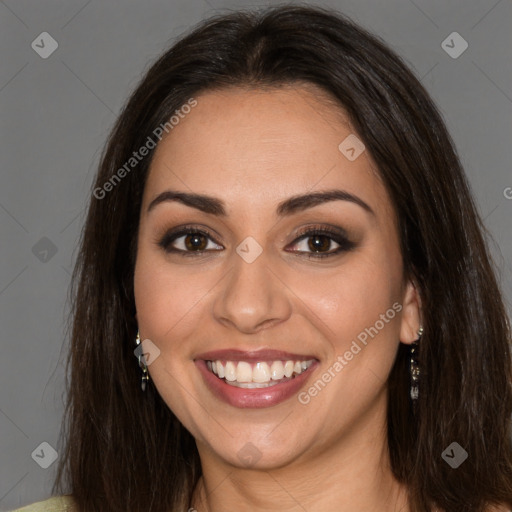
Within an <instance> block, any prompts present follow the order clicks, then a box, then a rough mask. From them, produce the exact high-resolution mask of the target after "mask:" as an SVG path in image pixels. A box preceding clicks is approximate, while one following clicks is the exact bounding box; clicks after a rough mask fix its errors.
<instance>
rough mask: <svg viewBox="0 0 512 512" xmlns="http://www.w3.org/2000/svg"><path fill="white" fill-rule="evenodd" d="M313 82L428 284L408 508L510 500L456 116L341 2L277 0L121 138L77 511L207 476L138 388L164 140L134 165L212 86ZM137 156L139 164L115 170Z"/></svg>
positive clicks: (495, 325) (507, 445)
mask: <svg viewBox="0 0 512 512" xmlns="http://www.w3.org/2000/svg"><path fill="white" fill-rule="evenodd" d="M301 83H310V84H315V85H316V86H319V87H320V88H322V89H323V90H324V91H326V92H328V93H329V94H330V95H331V96H332V97H333V98H335V99H336V100H337V102H338V103H339V106H340V107H341V108H343V109H344V111H345V112H346V113H347V114H348V115H349V117H350V120H351V122H352V125H353V126H354V128H355V129H356V131H357V133H358V136H359V137H360V138H361V139H362V140H363V142H364V144H365V146H366V149H367V150H368V151H369V153H370V154H371V156H372V158H373V159H374V161H375V162H376V163H377V166H378V172H379V175H380V176H381V178H382V180H383V182H384V183H385V185H386V187H387V190H388V192H389V194H390V197H391V199H392V202H393V204H394V208H395V210H396V213H397V216H398V220H399V234H400V241H401V242H400V243H401V250H402V254H403V261H404V267H405V272H406V275H407V277H409V278H410V279H413V280H414V282H415V283H416V284H417V286H418V289H419V291H420V295H421V300H422V317H423V324H424V327H425V333H424V335H423V337H422V339H421V343H420V345H419V354H418V360H419V365H420V370H421V378H420V396H419V399H418V403H417V408H416V409H415V410H413V408H412V403H411V400H410V397H409V389H410V381H409V372H408V367H407V364H408V359H407V356H408V353H409V352H408V347H406V346H405V345H403V344H400V348H399V351H398V355H397V358H396V361H395V364H394V367H393V369H392V371H391V374H390V377H389V408H388V427H387V430H388V432H387V433H388V444H389V453H390V458H391V464H392V470H393V473H394V475H395V476H396V478H397V479H398V480H399V481H400V482H403V483H405V484H406V485H407V487H408V489H409V490H410V503H411V510H412V511H414V512H420V511H421V512H427V511H432V510H433V507H434V505H436V506H438V507H440V508H441V509H443V510H446V511H450V512H453V511H468V512H470V511H471V512H478V511H483V510H484V509H485V506H486V505H489V504H497V503H506V504H508V505H509V506H510V507H512V447H511V439H510V423H509V422H510V418H511V414H512V387H511V375H512V373H511V372H512V369H511V359H510V325H509V320H508V317H507V314H506V311H505V308H504V305H503V300H502V298H501V297H502V295H501V292H500V290H499V287H498V284H497V281H496V277H495V270H494V267H493V264H492V263H491V260H490V255H489V251H488V249H487V247H486V241H485V236H486V232H485V228H484V226H483V224H482V221H481V219H480V217H479V214H478V212H477V210H476V207H475V204H474V201H473V198H472V196H471V192H470V189H469V186H468V183H467V181H466V178H465V175H464V173H463V170H462V168H461V164H460V162H459V159H458V156H457V154H456V152H455V149H454V145H453V142H452V140H451V138H450V136H449V134H448V133H447V130H446V128H445V125H444V123H443V120H442V118H441V116H440V114H439V113H438V110H437V109H436V107H435V105H434V104H433V103H432V101H431V99H430V98H429V96H428V94H427V92H426V91H425V89H424V88H423V87H422V85H421V84H420V83H419V81H418V80H417V79H416V78H415V77H414V75H413V74H412V73H411V72H410V71H409V69H408V68H407V67H406V66H405V65H404V63H403V62H402V60H401V59H400V58H399V57H398V56H397V55H395V54H394V53H393V52H392V51H391V50H390V49H389V48H388V47H387V46H386V45H385V44H383V43H382V42H381V41H380V40H379V39H378V38H376V37H375V36H373V35H371V34H369V33H367V32H366V31H365V30H363V29H362V28H360V27H358V26H357V25H355V24H354V23H353V22H351V21H350V20H348V19H346V18H345V17H343V16H342V15H340V14H338V13H336V12H333V11H329V10H326V9H321V8H312V7H305V6H279V7H275V8H267V9H266V10H263V11H253V12H249V11H239V12H235V13H230V14H227V15H219V16H216V17H214V18H211V19H209V20H206V21H204V22H202V23H201V24H200V25H199V26H197V27H195V29H194V30H193V31H191V32H190V33H189V34H188V35H186V36H185V37H183V38H182V39H181V40H180V41H178V42H177V43H176V44H174V46H173V47H172V48H171V49H170V50H168V51H167V52H166V53H165V54H163V56H161V57H160V58H159V59H158V60H157V62H156V63H154V64H153V65H152V67H151V68H150V69H149V71H147V73H146V74H145V76H144V77H143V79H142V81H141V82H140V84H139V86H138V87H137V88H136V90H135V92H134V93H133V94H132V96H131V97H130V99H129V101H128V102H127V104H126V106H125V107H124V109H123V111H122V113H121V114H120V116H119V118H118V120H117V123H116V125H115V126H114V128H113V131H112V133H111V135H110V137H109V140H108V143H107V145H106V148H105V150H104V153H103V155H102V159H101V163H100V166H99V170H98V174H97V177H96V182H95V184H94V185H93V189H94V191H95V193H93V194H92V195H91V200H90V205H89V210H88V216H87V220H86V223H85V227H84V230H83V232H82V238H81V246H80V251H79V254H78V257H77V262H76V267H75V271H74V274H73V287H72V289H71V294H72V298H73V302H72V306H73V308H72V317H71V319H72V323H71V329H70V338H71V347H70V351H69V357H68V371H69V368H70V371H69V377H70V380H69V382H68V403H67V407H66V412H65V422H64V428H63V432H62V442H63V447H62V449H61V451H62V457H61V460H60V465H59V471H58V475H57V479H56V482H55V487H54V492H68V493H72V494H73V496H74V499H75V501H76V503H77V505H78V507H79V510H80V512H91V511H122V512H126V511H138V512H160V511H162V512H163V511H183V510H187V509H188V507H189V503H190V498H191V493H192V490H193V488H194V485H195V484H196V483H197V480H198V478H199V477H200V475H201V466H200V461H199V457H198V452H197V449H196V446H195V442H194V439H193V438H192V436H191V435H190V434H189V432H188V431H187V430H185V428H184V427H183V426H182V425H181V424H180V422H179V421H178V420H177V419H176V417H175V416H174V414H173V413H172V411H170V410H169V408H168V407H167V405H166V404H165V403H164V401H163V400H162V398H161V397H160V395H159V394H158V392H157V390H156V388H155V387H154V385H153V384H152V382H151V381H150V382H149V386H148V389H147V390H146V392H145V393H142V392H141V389H140V376H141V374H140V369H139V368H138V365H137V359H136V358H135V356H134V354H133V350H134V348H135V344H134V339H135V335H136V332H137V325H136V321H135V318H134V315H135V304H134V293H133V272H134V262H135V257H136V243H137V231H138V220H139V210H140V205H141V197H142V192H143V189H144V185H145V180H146V176H147V171H148V168H149V165H150V162H151V156H152V154H153V152H154V150H150V152H149V155H148V156H147V157H145V158H144V159H142V160H141V161H140V162H138V163H137V164H136V166H134V168H133V169H131V168H130V169H129V170H128V168H127V167H126V162H128V161H129V159H130V158H131V157H132V154H133V151H136V150H137V149H138V148H140V147H142V146H143V145H145V144H146V143H147V141H148V137H152V138H153V139H154V137H155V129H156V128H157V127H159V126H162V125H163V124H164V123H166V122H167V123H168V122H169V119H170V117H171V116H172V115H173V113H175V111H177V110H179V109H180V107H181V106H182V105H184V104H186V103H187V102H188V101H190V99H191V98H193V97H194V96H196V95H198V94H199V93H200V92H205V91H207V90H212V89H213V88H224V87H232V86H241V87H243V86H249V87H273V86H279V85H282V84H301ZM171 136H172V135H171ZM123 166H125V170H128V171H127V172H125V173H121V174H122V179H115V178H114V175H117V177H119V176H120V173H119V169H121V168H123ZM109 180H110V183H111V185H112V186H111V187H105V183H107V182H108V181H109ZM107 188H108V191H106V190H107ZM100 189H101V190H102V191H103V192H101V190H100ZM100 192H101V193H100ZM452 442H457V443H458V444H459V445H460V446H461V447H462V448H464V450H466V452H467V453H468V458H467V460H466V461H464V463H463V464H462V465H460V466H459V467H458V468H457V469H453V468H452V467H450V465H448V464H447V463H446V462H445V460H443V458H442V456H441V454H442V452H443V451H444V450H445V449H446V448H447V447H448V446H449V445H450V444H451V443H452Z"/></svg>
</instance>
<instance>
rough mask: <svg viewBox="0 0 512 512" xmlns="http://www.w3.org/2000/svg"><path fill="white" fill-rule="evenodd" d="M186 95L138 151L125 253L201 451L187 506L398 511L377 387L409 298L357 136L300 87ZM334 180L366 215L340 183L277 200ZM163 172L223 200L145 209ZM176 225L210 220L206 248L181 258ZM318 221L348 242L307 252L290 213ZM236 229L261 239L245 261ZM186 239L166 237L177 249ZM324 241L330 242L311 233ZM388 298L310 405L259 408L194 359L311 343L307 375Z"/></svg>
mask: <svg viewBox="0 0 512 512" xmlns="http://www.w3.org/2000/svg"><path fill="white" fill-rule="evenodd" d="M196 99H197V101H198V104H197V106H196V107H194V109H192V111H191V112H190V114H188V115H187V116H186V117H185V118H184V119H182V120H181V121H180V123H179V124H178V125H177V126H175V127H174V129H173V130H172V131H171V132H170V133H169V135H168V136H167V137H166V138H164V139H163V140H162V141H161V142H160V144H159V146H158V147H157V150H156V153H155V155H154V159H153V161H152V163H151V168H150V173H149V176H148V180H147V183H146V187H145V190H144V195H143V204H142V208H141V215H140V228H139V238H138V252H137V260H136V268H135V300H136V308H137V321H138V324H139V329H140V336H141V339H146V338H149V339H150V340H151V341H152V342H153V343H154V344H155V345H156V346H157V347H158V348H159V349H160V351H161V352H160V355H159V357H158V358H157V359H155V360H154V363H152V364H150V366H149V373H150V378H151V379H152V380H153V383H154V385H155V386H156V388H157V390H158V392H159V393H160V395H161V396H162V398H163V400H164V401H165V402H166V404H167V405H168V406H169V407H170V409H171V410H172V411H173V412H174V413H175V414H176V416H177V417H178V418H179V419H180V421H181V422H182V423H183V425H184V426H185V427H186V428H187V429H188V430H189V431H190V432H191V433H192V435H193V436H194V438H195V439H196V442H197V447H198V451H199V454H200V457H201V464H202V470H203V477H202V478H201V480H200V482H199V484H198V486H197V487H196V490H195V493H194V496H193V500H192V503H191V506H192V507H195V509H197V510H198V511H199V512H203V511H214V512H220V511H227V510H238V511H252V512H254V511H264V510H265V511H269V510H285V511H294V512H295V511H304V510H307V511H308V512H315V511H322V512H323V511H325V510H337V511H340V512H343V511H354V510H358V511H374V510H381V511H398V510H400V511H402V512H406V511H408V510H409V508H408V506H407V500H406V493H405V490H404V489H403V488H402V487H401V486H400V485H399V484H398V482H397V481H396V480H395V479H394V477H393V476H392V474H391V470H390V466H389V458H388V454H387V439H386V407H387V396H386V389H387V379H388V376H389V373H390V370H391V368H392V365H393V361H394V358H395V355H396V351H397V349H398V346H399V343H400V342H402V343H406V344H410V343H412V342H413V341H415V340H416V339H417V338H418V335H417V331H418V329H419V327H420V325H421V318H420V316H421V313H420V310H421V305H420V302H419V296H418V293H417V291H416V289H415V287H414V285H413V283H412V282H410V281H408V280H407V279H406V278H405V277H404V273H403V264H402V257H401V254H400V249H399V238H398V231H397V223H396V218H395V214H394V210H393V206H392V204H391V201H390V199H389V196H388V194H387V192H386V190H385V188H384V186H383V184H382V182H381V180H380V179H379V176H378V174H377V172H376V165H375V163H374V162H373V161H372V159H371V157H370V156H369V154H368V152H367V151H363V153H362V154H361V155H360V156H359V157H358V158H357V159H355V160H354V161H349V160H348V159H347V158H346V157H345V156H344V155H343V154H342V153H341V152H340V150H339V149H338V145H339V144H340V143H341V142H342V141H343V140H344V139H345V138H346V137H347V136H348V135H350V134H354V133H355V131H354V130H353V129H352V128H351V126H350V123H349V121H348V118H347V116H346V115H344V113H343V111H342V110H341V109H340V108H334V107H333V104H332V103H330V102H329V98H328V97H327V96H326V95H325V94H324V93H323V92H322V91H319V90H318V89H316V88H315V87H313V86H310V85H303V86H300V87H299V86H294V87H291V86H286V87H282V88H279V89H267V90H261V89H258V90H255V89H241V88H230V89H224V90H221V91H215V92H212V91H210V92H206V93H204V94H202V95H199V96H197V97H196ZM334 188H337V189H342V190H346V191H348V192H350V193H351V194H354V195H356V196H358V197H359V198H361V199H362V200H363V201H365V202H366V203H367V204H368V205H369V206H370V207H371V209H372V210H373V212H374V214H370V213H368V212H367V211H366V210H365V209H363V208H362V207H361V206H359V205H357V204H355V203H353V202H349V201H341V200H336V201H331V202H325V203H323V204H319V205H317V206H314V207H312V208H308V209H306V210H304V211H301V212H296V213H294V214H293V215H290V216H289V217H283V218H279V217H278V216H277V215H276V206H277V205H278V203H279V202H281V201H283V200H285V199H288V198H289V197H291V196H295V195H300V194H305V193H309V192H317V191H321V190H328V189H334ZM168 189H173V190H179V191H183V192H194V193H200V194H207V195H210V196H214V197H217V198H219V199H221V200H222V201H224V203H225V206H226V210H227V215H226V217H223V218H220V217H217V216H215V215H212V214H207V213H204V212H201V211H199V210H197V209H195V208H192V207H189V206H186V205H184V204H181V203H179V202H176V201H172V202H171V201H167V202H162V203H160V204H159V205H157V206H155V207H154V208H153V209H151V211H149V212H148V211H147V209H148V205H149V204H150V203H151V201H152V200H153V199H154V198H155V197H156V196H158V195H159V194H160V193H161V192H163V191H165V190H168ZM182 224H194V225H197V227H198V228H200V229H202V230H204V229H205V228H206V229H208V230H209V231H210V232H212V234H214V235H215V239H212V240H211V241H209V240H210V239H208V238H206V239H204V244H206V243H208V246H207V252H205V253H203V254H202V255H199V256H198V255H195V256H191V257H184V256H180V255H179V254H173V253H166V252H165V250H164V249H163V248H162V247H160V246H159V245H158V242H159V241H160V239H161V238H162V237H163V236H164V235H165V233H166V232H168V231H169V230H170V229H171V228H174V227H177V226H180V225H182ZM326 224H329V225H333V226H339V227H342V228H344V229H345V230H346V231H347V233H348V235H349V239H350V240H351V241H353V242H354V244H355V247H354V248H353V249H352V250H349V251H346V252H341V253H340V254H337V255H333V256H331V257H326V258H322V259H319V258H318V259H315V258H308V255H309V254H312V253H313V249H312V248H311V245H308V241H309V242H311V238H302V239H299V238H298V237H297V232H298V229H299V228H302V227H309V226H318V225H320V226H325V225H326ZM320 226H319V227H320ZM248 236H251V237H253V238H254V239H255V240H256V241H257V242H258V244H259V245H260V246H261V248H262V250H263V252H262V253H261V255H260V256H259V257H258V258H257V259H256V260H255V261H253V262H252V263H247V262H246V261H244V259H242V258H241V257H240V256H239V255H238V253H237V252H236V248H237V246H238V245H239V244H240V242H241V241H242V240H244V239H245V238H246V237H248ZM185 238H186V235H183V236H182V237H181V238H179V239H178V240H175V241H174V243H173V244H172V245H173V246H174V247H177V248H181V249H183V250H185V245H184V242H185ZM322 240H323V241H324V242H325V239H322ZM327 242H329V239H327V241H326V242H325V243H327ZM337 247H338V245H337V243H336V242H335V241H331V242H330V245H328V244H327V248H326V249H323V250H324V252H330V251H333V250H335V249H336V248H337ZM208 251H209V252H208ZM189 252H190V249H189ZM394 303H398V304H400V305H401V306H402V308H401V311H400V312H399V313H397V314H396V316H395V317H394V318H393V319H392V320H389V321H388V322H387V323H385V326H384V328H382V329H381V330H380V331H379V332H378V335H376V336H375V337H374V338H373V339H370V341H369V342H368V344H367V345H366V346H364V347H363V349H362V350H361V351H360V352H359V353H358V354H357V355H355V356H354V358H353V359H352V360H351V361H349V362H348V364H347V365H346V366H344V368H343V369H342V370H341V371H339V372H338V373H336V376H335V377H334V378H332V380H331V382H329V383H328V384H327V385H326V386H325V387H324V388H323V389H322V390H321V392H319V393H318V394H317V395H316V396H314V397H311V400H310V402H309V403H308V404H307V405H304V404H301V403H300V402H299V401H298V400H297V397H296V396H293V397H291V398H289V399H287V400H286V401H284V402H282V403H279V404H277V405H275V406H272V407H268V408H261V409H239V408H237V407H233V406H231V405H228V404H227V403H225V402H223V401H221V400H219V399H218V398H216V397H215V396H214V395H213V394H212V393H211V391H210V389H209V388H208V387H207V386H206V385H205V383H204V381H203V379H202V377H201V375H200V374H199V371H198V370H197V368H196V366H195V364H194V358H195V356H197V355H198V354H200V353H202V352H206V351H210V350H217V349H227V348H237V349H240V350H258V349H263V348H273V349H278V350H285V351H289V352H292V353H303V354H304V353H306V354H313V355H314V356H315V357H316V358H317V359H318V361H319V365H318V366H317V367H316V368H315V369H314V370H313V371H312V374H311V375H310V377H309V380H308V382H307V383H306V384H305V386H304V388H303V389H301V391H304V390H306V391H307V389H308V388H309V387H310V386H311V385H312V383H314V382H315V381H317V379H319V378H321V376H322V374H324V373H325V372H327V371H328V368H330V367H332V365H333V363H334V362H335V361H336V358H337V356H338V355H342V354H344V353H345V352H346V351H347V350H349V349H350V346H351V344H352V341H353V340H355V339H356V338H357V335H358V334H359V333H361V332H362V331H364V329H365V328H368V327H370V326H374V325H375V323H376V321H377V320H379V318H380V315H381V314H384V313H385V312H386V311H387V310H389V309H390V308H391V307H392V305H393V304H394ZM249 442H250V443H252V444H253V445H254V446H255V447H256V448H257V450H259V453H260V458H259V460H257V461H256V462H255V463H254V464H253V465H252V466H251V467H249V468H248V467H245V466H244V465H243V463H242V462H241V461H240V459H239V457H238V455H237V454H238V452H239V451H240V450H241V449H242V448H243V447H244V446H245V445H246V443H249Z"/></svg>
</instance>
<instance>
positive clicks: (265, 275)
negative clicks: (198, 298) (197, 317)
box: [213, 251, 292, 334]
mask: <svg viewBox="0 0 512 512" xmlns="http://www.w3.org/2000/svg"><path fill="white" fill-rule="evenodd" d="M277 275H278V274H277V272H276V271H275V270H273V269H272V268H271V267H270V266H269V262H268V259H267V258H266V256H265V251H263V253H262V254H261V255H260V256H259V257H258V258H257V259H256V260H255V261H253V262H251V263H248V262H247V261H245V260H244V259H242V258H241V257H239V256H238V254H236V253H235V254H233V267H232V269H231V270H230V271H229V272H228V276H227V277H226V279H223V280H222V281H223V284H222V287H221V288H220V289H219V293H218V295H217V297H216V299H215V302H214V306H213V311H214V316H215V318H216V319H217V321H219V322H220V323H222V324H224V325H225V326H228V327H232V328H233V327H234V328H236V329H237V330H238V331H240V332H242V333H245V334H251V333H255V332H258V331H260V330H261V329H264V328H268V327H271V326H273V325H277V324H279V323H281V322H283V321H285V320H286V319H288V318H289V317H290V314H291V310H292V307H291V303H290V294H289V292H288V288H287V287H286V286H285V284H283V282H282V281H281V280H280V279H279V278H278V277H277Z"/></svg>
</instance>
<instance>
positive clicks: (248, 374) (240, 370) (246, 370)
mask: <svg viewBox="0 0 512 512" xmlns="http://www.w3.org/2000/svg"><path fill="white" fill-rule="evenodd" d="M236 381H237V382H251V381H252V368H251V365H250V364H249V363H246V362H245V361H240V362H239V363H238V365H237V367H236Z"/></svg>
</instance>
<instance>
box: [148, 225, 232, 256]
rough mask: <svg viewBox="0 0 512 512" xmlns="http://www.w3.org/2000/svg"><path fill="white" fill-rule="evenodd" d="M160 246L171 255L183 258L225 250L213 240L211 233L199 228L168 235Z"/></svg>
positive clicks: (186, 229)
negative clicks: (175, 254)
mask: <svg viewBox="0 0 512 512" xmlns="http://www.w3.org/2000/svg"><path fill="white" fill-rule="evenodd" d="M158 245H159V246H160V247H162V248H163V249H164V250H165V251H166V252H169V253H180V254H181V255H183V256H193V255H194V253H197V254H201V253H203V252H205V251H211V250H218V249H223V247H222V246H220V245H218V244H216V243H215V242H214V241H213V240H212V236H211V235H210V234H209V233H206V232H204V231H201V230H199V229H197V228H185V229H181V230H179V231H175V232H170V233H166V234H165V235H164V237H163V238H162V239H161V240H160V241H159V242H158ZM212 245H213V248H212Z"/></svg>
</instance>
